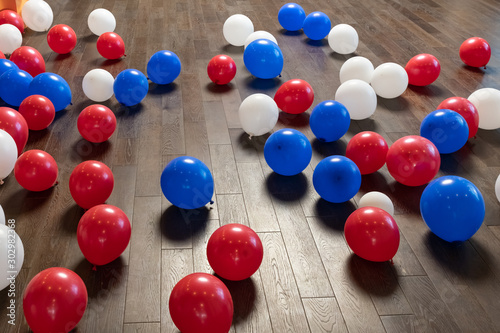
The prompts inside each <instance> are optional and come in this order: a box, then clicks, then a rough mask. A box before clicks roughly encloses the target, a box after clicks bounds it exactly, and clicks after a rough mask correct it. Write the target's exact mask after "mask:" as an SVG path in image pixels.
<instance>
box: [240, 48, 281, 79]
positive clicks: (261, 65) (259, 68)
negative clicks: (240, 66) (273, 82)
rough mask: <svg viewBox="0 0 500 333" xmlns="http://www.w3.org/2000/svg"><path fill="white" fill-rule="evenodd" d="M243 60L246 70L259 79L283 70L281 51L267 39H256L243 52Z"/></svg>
mask: <svg viewBox="0 0 500 333" xmlns="http://www.w3.org/2000/svg"><path fill="white" fill-rule="evenodd" d="M243 62H244V63H245V66H246V68H247V69H248V71H249V72H250V73H251V74H252V75H253V76H255V77H257V78H259V79H272V78H275V77H276V76H278V75H280V74H281V71H282V70H283V53H281V49H280V48H279V46H278V45H277V44H276V43H274V42H272V41H270V40H269V39H257V40H254V41H253V42H251V43H250V44H248V46H247V47H246V49H245V51H244V52H243Z"/></svg>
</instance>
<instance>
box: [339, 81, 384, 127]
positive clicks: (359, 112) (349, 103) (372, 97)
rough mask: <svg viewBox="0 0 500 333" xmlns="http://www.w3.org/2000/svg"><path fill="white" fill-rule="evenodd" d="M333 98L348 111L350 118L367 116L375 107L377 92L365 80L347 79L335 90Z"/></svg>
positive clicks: (355, 118)
mask: <svg viewBox="0 0 500 333" xmlns="http://www.w3.org/2000/svg"><path fill="white" fill-rule="evenodd" d="M335 100H336V101H337V102H339V103H342V104H343V105H344V106H345V107H346V108H347V111H349V115H350V117H351V119H354V120H361V119H366V118H369V117H370V116H371V115H372V114H373V113H374V112H375V110H376V109H377V94H375V90H373V88H372V86H370V85H369V84H368V83H366V82H365V81H361V80H358V79H353V80H348V81H346V82H344V83H342V84H341V85H340V87H339V88H338V89H337V91H336V92H335Z"/></svg>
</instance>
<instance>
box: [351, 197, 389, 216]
mask: <svg viewBox="0 0 500 333" xmlns="http://www.w3.org/2000/svg"><path fill="white" fill-rule="evenodd" d="M358 206H359V208H363V207H377V208H380V209H383V210H385V211H386V212H387V213H389V214H391V215H394V204H393V203H392V201H391V199H390V198H389V197H388V196H387V195H385V194H384V193H381V192H377V191H372V192H368V193H366V194H365V195H363V196H362V197H361V199H359V204H358Z"/></svg>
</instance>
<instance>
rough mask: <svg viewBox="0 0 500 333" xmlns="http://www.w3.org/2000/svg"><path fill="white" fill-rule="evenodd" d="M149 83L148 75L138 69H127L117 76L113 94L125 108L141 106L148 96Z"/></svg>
mask: <svg viewBox="0 0 500 333" xmlns="http://www.w3.org/2000/svg"><path fill="white" fill-rule="evenodd" d="M148 89H149V83H148V79H147V77H146V75H144V74H143V73H142V72H141V71H138V70H137V69H126V70H124V71H122V72H120V74H118V75H117V76H116V79H115V82H114V83H113V92H114V94H115V97H116V99H117V100H118V102H120V103H121V104H123V105H125V106H133V105H137V104H139V103H140V102H141V101H142V100H143V99H144V98H145V97H146V95H147V93H148Z"/></svg>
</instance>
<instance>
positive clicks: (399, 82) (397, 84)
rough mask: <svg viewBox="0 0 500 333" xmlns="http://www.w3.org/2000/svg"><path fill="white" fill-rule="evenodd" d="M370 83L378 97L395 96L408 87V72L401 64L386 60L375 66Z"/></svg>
mask: <svg viewBox="0 0 500 333" xmlns="http://www.w3.org/2000/svg"><path fill="white" fill-rule="evenodd" d="M370 83H371V85H372V87H373V90H374V91H375V93H376V94H377V95H379V96H380V97H383V98H396V97H398V96H401V95H402V94H403V93H404V92H405V90H406V88H408V74H407V73H406V71H405V69H404V68H403V67H402V66H401V65H398V64H396V63H394V62H386V63H383V64H381V65H379V66H377V68H375V70H374V71H373V73H372V79H371V82H370Z"/></svg>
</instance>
